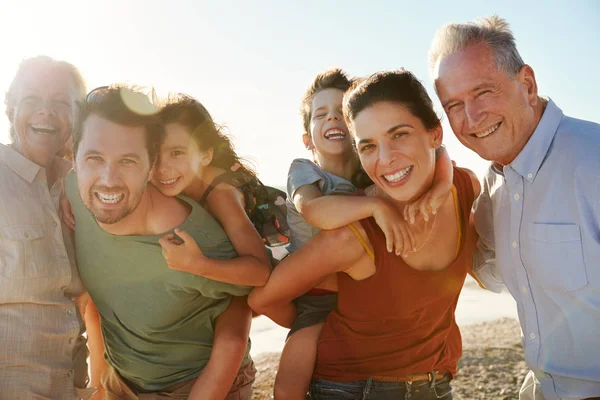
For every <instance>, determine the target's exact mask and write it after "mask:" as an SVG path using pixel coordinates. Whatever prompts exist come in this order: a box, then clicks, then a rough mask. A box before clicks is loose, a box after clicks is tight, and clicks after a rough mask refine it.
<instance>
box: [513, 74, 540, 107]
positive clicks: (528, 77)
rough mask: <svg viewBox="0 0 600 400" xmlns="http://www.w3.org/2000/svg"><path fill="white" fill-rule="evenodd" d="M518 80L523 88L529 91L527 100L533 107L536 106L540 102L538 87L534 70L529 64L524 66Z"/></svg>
mask: <svg viewBox="0 0 600 400" xmlns="http://www.w3.org/2000/svg"><path fill="white" fill-rule="evenodd" d="M517 78H518V80H519V83H521V85H523V87H524V88H525V89H526V90H527V99H528V100H529V104H530V105H531V106H534V105H536V104H537V101H538V87H537V82H536V80H535V72H533V68H531V67H530V66H529V65H527V64H525V65H523V66H522V67H521V69H520V70H519V72H518V73H517Z"/></svg>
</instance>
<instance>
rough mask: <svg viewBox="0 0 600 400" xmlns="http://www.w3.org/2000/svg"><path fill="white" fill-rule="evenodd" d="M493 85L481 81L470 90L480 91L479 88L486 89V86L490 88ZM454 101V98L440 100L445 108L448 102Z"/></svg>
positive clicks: (472, 91)
mask: <svg viewBox="0 0 600 400" xmlns="http://www.w3.org/2000/svg"><path fill="white" fill-rule="evenodd" d="M494 86H495V85H494V84H493V83H489V82H486V83H481V84H479V85H477V86H475V87H474V88H473V89H471V90H470V92H471V93H474V92H478V91H480V90H481V89H487V88H491V87H494ZM454 101H456V100H454V99H450V100H446V101H444V102H442V107H443V108H445V107H446V106H447V105H448V104H450V103H452V102H454Z"/></svg>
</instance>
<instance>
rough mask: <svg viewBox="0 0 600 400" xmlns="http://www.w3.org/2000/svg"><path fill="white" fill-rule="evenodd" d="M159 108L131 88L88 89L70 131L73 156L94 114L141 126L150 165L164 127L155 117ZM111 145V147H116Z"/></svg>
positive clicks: (123, 123)
mask: <svg viewBox="0 0 600 400" xmlns="http://www.w3.org/2000/svg"><path fill="white" fill-rule="evenodd" d="M158 111H159V109H158V107H156V106H155V105H154V104H152V102H151V101H150V99H149V98H148V96H147V95H146V94H144V93H143V92H142V91H141V90H140V89H139V88H136V87H133V86H123V85H114V86H104V87H100V88H96V89H94V90H92V91H91V92H90V93H89V94H88V96H87V98H86V100H85V101H84V102H82V103H80V105H79V107H78V112H77V118H76V126H75V129H74V130H73V156H74V157H76V156H77V150H78V149H79V143H81V140H82V138H83V126H84V124H85V121H86V120H87V119H88V118H89V117H90V116H91V115H98V116H99V117H101V118H104V119H106V120H108V121H111V122H114V123H116V124H119V125H125V126H131V127H143V128H144V130H145V132H146V148H147V150H148V157H149V159H150V163H151V164H154V162H155V161H156V159H157V157H158V152H159V150H160V146H161V144H162V142H163V140H164V135H165V130H164V124H163V123H162V121H161V119H160V118H159V116H158V115H157V113H158ZM118 145H119V144H118V143H115V146H118Z"/></svg>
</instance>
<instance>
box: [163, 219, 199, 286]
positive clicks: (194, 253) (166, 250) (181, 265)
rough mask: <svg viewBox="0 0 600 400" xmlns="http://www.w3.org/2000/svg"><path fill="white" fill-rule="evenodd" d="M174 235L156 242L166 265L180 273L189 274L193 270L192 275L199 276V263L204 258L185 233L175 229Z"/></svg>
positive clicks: (192, 240)
mask: <svg viewBox="0 0 600 400" xmlns="http://www.w3.org/2000/svg"><path fill="white" fill-rule="evenodd" d="M175 234H176V235H175ZM175 234H173V233H169V234H167V235H165V236H163V237H162V238H160V240H159V241H158V243H159V244H160V246H161V247H162V255H163V257H164V258H165V260H166V261H167V265H168V266H169V268H170V269H173V270H176V271H182V272H190V271H191V270H192V269H193V270H194V274H196V275H201V273H199V272H200V271H198V266H200V265H202V262H200V261H201V260H202V258H204V254H202V250H200V248H199V247H198V245H197V244H196V241H195V240H194V238H193V237H191V236H190V235H189V234H188V233H187V232H186V231H184V230H181V229H179V228H177V229H175ZM177 236H179V237H177ZM192 266H194V268H192Z"/></svg>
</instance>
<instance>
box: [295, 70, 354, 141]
mask: <svg viewBox="0 0 600 400" xmlns="http://www.w3.org/2000/svg"><path fill="white" fill-rule="evenodd" d="M351 83H352V81H351V80H350V78H348V75H346V73H345V72H344V71H342V70H341V69H340V68H332V69H328V70H326V71H323V72H321V73H320V74H319V75H317V76H316V77H315V79H314V80H313V82H312V83H311V85H310V86H309V87H308V89H306V92H304V96H302V104H301V105H300V114H301V115H302V123H303V126H304V133H305V134H307V135H309V136H310V117H311V114H312V100H313V97H314V96H315V95H316V94H317V93H319V92H320V91H322V90H325V89H338V90H341V91H342V92H346V90H348V88H349V87H350V84H351Z"/></svg>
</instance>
